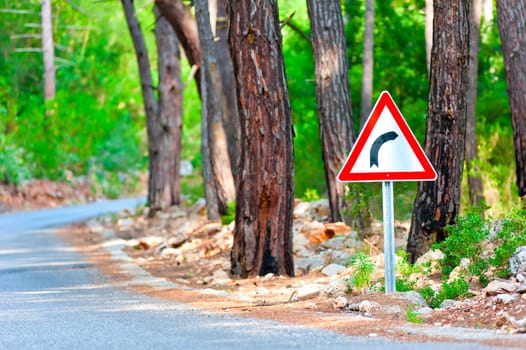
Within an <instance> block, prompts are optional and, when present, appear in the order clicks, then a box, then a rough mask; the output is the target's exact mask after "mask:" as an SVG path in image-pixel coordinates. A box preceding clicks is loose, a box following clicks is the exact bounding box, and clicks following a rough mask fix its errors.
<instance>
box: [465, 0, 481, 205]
mask: <svg viewBox="0 0 526 350" xmlns="http://www.w3.org/2000/svg"><path fill="white" fill-rule="evenodd" d="M481 10H482V0H473V1H472V6H471V20H470V31H469V53H470V57H469V80H468V81H469V85H468V95H467V112H466V170H467V172H468V187H469V190H468V192H469V202H470V204H471V205H472V206H480V205H481V203H482V200H483V198H484V197H483V188H482V180H481V179H480V169H479V167H478V166H477V164H476V161H477V159H478V151H477V132H476V106H477V82H478V67H479V64H478V59H479V43H480V16H481Z"/></svg>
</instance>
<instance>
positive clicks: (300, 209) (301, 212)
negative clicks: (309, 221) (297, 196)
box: [294, 202, 310, 218]
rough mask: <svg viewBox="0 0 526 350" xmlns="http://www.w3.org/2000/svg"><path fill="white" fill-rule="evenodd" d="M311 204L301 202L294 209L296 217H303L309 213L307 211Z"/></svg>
mask: <svg viewBox="0 0 526 350" xmlns="http://www.w3.org/2000/svg"><path fill="white" fill-rule="evenodd" d="M309 206H310V205H309V203H308V202H300V203H298V205H296V206H295V207H294V217H295V218H298V217H303V216H305V214H306V213H307V210H308V209H309Z"/></svg>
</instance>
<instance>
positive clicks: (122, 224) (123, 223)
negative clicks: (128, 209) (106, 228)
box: [117, 218, 133, 230]
mask: <svg viewBox="0 0 526 350" xmlns="http://www.w3.org/2000/svg"><path fill="white" fill-rule="evenodd" d="M117 226H118V227H119V229H121V230H126V229H129V228H131V227H132V226H133V220H132V219H130V218H121V219H119V220H118V221H117Z"/></svg>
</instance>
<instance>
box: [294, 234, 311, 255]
mask: <svg viewBox="0 0 526 350" xmlns="http://www.w3.org/2000/svg"><path fill="white" fill-rule="evenodd" d="M308 245H309V240H308V239H307V237H305V236H304V235H303V234H302V233H299V232H297V233H295V234H294V236H293V239H292V246H293V247H294V253H297V252H300V251H304V250H306V249H307V246H308Z"/></svg>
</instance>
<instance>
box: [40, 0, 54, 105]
mask: <svg viewBox="0 0 526 350" xmlns="http://www.w3.org/2000/svg"><path fill="white" fill-rule="evenodd" d="M40 5H41V19H42V53H43V60H44V99H45V100H52V99H54V98H55V91H56V89H55V45H54V44H53V27H52V18H51V0H42V1H41V2H40Z"/></svg>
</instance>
